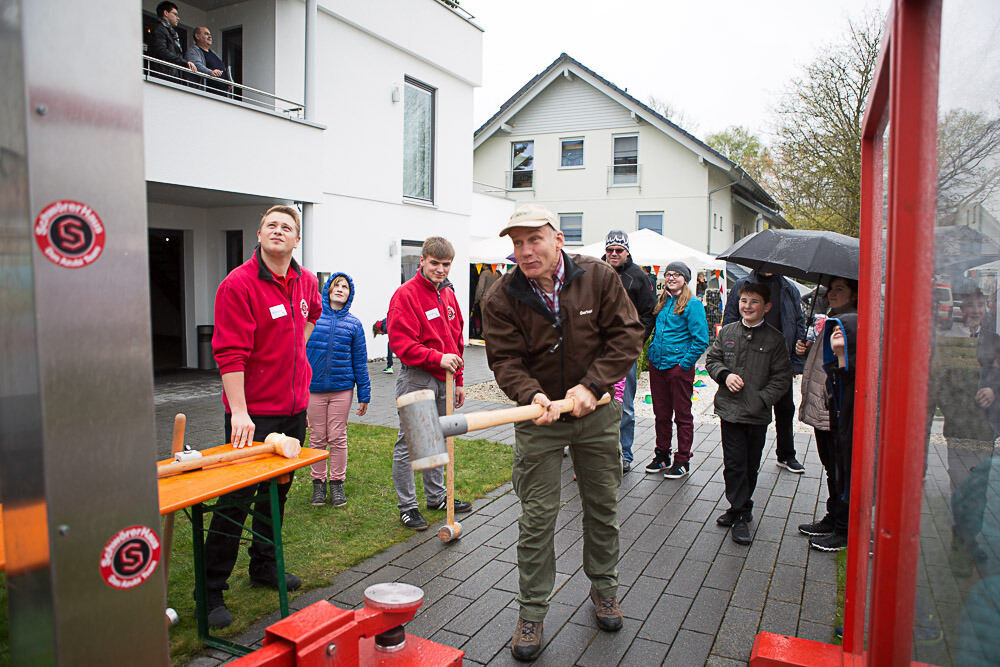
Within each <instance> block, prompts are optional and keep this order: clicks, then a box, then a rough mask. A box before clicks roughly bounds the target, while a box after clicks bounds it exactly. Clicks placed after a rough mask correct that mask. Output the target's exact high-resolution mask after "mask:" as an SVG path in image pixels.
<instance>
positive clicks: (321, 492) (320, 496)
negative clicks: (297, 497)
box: [309, 479, 326, 507]
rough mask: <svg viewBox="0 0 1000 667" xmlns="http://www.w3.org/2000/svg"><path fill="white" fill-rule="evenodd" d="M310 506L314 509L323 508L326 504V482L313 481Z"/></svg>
mask: <svg viewBox="0 0 1000 667" xmlns="http://www.w3.org/2000/svg"><path fill="white" fill-rule="evenodd" d="M309 504H311V505H313V506H314V507H322V506H323V505H325V504H326V482H324V481H323V480H319V479H314V480H313V495H312V500H310V501H309Z"/></svg>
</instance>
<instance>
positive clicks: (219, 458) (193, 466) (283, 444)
mask: <svg viewBox="0 0 1000 667" xmlns="http://www.w3.org/2000/svg"><path fill="white" fill-rule="evenodd" d="M300 451H302V444H301V443H300V442H299V441H298V439H296V438H290V437H289V436H287V435H285V434H284V433H271V434H269V435H268V436H267V437H266V438H264V444H263V445H253V446H252V447H242V448H240V449H234V450H233V451H231V452H223V453H222V454H212V455H211V456H203V457H201V458H197V459H192V460H190V461H181V462H176V463H168V464H167V465H165V466H160V467H159V468H157V470H156V476H157V477H166V476H167V475H174V474H176V473H179V472H187V471H189V470H198V469H199V468H204V467H206V466H210V465H215V464H216V463H227V462H229V461H238V460H239V459H245V458H249V457H251V456H260V455H261V454H277V455H279V456H284V457H285V458H286V459H294V458H295V457H297V456H298V455H299V452H300Z"/></svg>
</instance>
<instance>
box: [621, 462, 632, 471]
mask: <svg viewBox="0 0 1000 667" xmlns="http://www.w3.org/2000/svg"><path fill="white" fill-rule="evenodd" d="M630 470H632V462H631V461H626V460H625V459H622V474H623V475H624V474H625V473H627V472H629V471H630Z"/></svg>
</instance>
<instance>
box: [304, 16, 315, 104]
mask: <svg viewBox="0 0 1000 667" xmlns="http://www.w3.org/2000/svg"><path fill="white" fill-rule="evenodd" d="M316 5H317V0H306V36H305V42H306V49H305V82H304V84H303V85H304V93H303V102H304V103H305V107H306V120H316Z"/></svg>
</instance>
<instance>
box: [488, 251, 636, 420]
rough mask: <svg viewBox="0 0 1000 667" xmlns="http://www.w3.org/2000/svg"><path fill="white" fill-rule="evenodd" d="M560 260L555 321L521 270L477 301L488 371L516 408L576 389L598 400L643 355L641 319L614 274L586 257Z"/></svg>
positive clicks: (609, 267) (598, 261) (506, 278)
mask: <svg viewBox="0 0 1000 667" xmlns="http://www.w3.org/2000/svg"><path fill="white" fill-rule="evenodd" d="M562 256H563V262H564V267H565V271H566V275H565V280H564V283H563V288H562V292H561V293H560V296H559V315H560V318H559V321H558V322H557V321H556V318H555V317H554V316H553V314H552V313H551V312H550V311H549V309H548V308H546V307H545V304H544V303H543V302H542V300H541V299H540V298H539V297H538V295H537V294H535V291H534V290H533V289H531V285H530V284H528V279H527V278H526V277H525V275H524V274H523V273H522V272H521V269H520V268H515V269H514V270H513V271H510V272H508V273H507V274H506V275H505V276H504V277H503V278H501V279H500V280H499V281H497V283H496V284H495V285H493V287H491V288H490V291H489V292H488V293H487V294H486V299H485V303H484V304H483V325H484V326H483V332H484V336H485V338H486V357H487V360H488V361H489V365H490V368H491V369H492V370H493V374H494V376H495V378H496V381H497V385H499V387H500V389H501V390H502V391H503V392H504V393H505V394H507V396H509V397H510V398H511V399H512V400H514V401H516V402H517V403H518V404H521V405H526V404H528V403H530V402H531V399H532V397H533V396H534V395H535V394H536V393H538V392H542V393H544V394H545V395H546V396H548V397H549V398H552V399H557V398H562V397H563V396H565V395H566V391H567V390H568V389H570V388H571V387H574V386H575V385H577V384H582V385H583V386H585V387H587V388H588V389H590V390H591V391H592V392H594V394H595V395H596V396H598V397H600V396H601V395H602V394H603V393H604V392H606V391H611V390H612V387H613V385H614V383H615V382H618V380H620V379H622V378H623V377H625V374H626V373H627V372H628V370H629V368H631V367H632V364H633V363H635V360H636V359H637V358H638V357H639V352H640V351H641V350H642V343H643V340H642V334H643V326H642V322H640V321H639V315H638V313H636V310H635V306H633V305H632V301H631V299H629V298H628V295H627V294H626V293H625V289H624V288H623V287H622V282H621V279H620V278H619V277H618V274H617V273H616V272H615V270H614V269H613V268H612V267H611V266H609V265H608V264H605V263H604V262H602V261H600V260H598V259H594V258H592V257H587V256H583V255H568V254H566V253H565V252H563V254H562Z"/></svg>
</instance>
